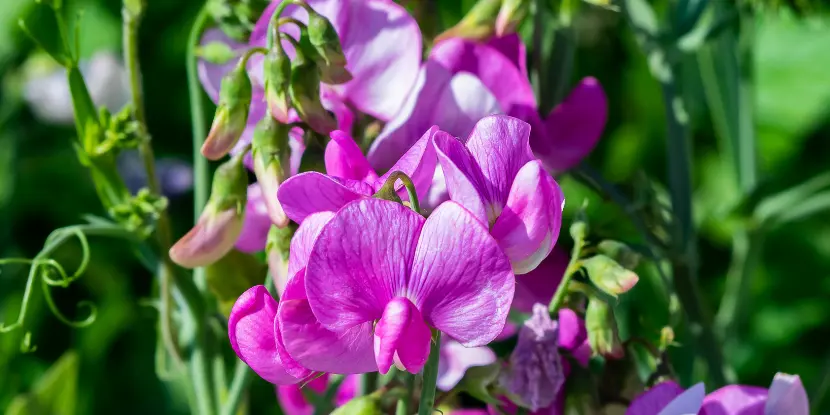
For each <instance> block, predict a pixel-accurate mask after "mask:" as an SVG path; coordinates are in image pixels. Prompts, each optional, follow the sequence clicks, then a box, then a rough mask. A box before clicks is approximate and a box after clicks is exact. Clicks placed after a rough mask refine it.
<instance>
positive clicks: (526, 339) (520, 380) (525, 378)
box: [502, 303, 565, 411]
mask: <svg viewBox="0 0 830 415" xmlns="http://www.w3.org/2000/svg"><path fill="white" fill-rule="evenodd" d="M502 382H503V384H504V386H505V388H506V389H507V391H508V392H510V394H511V395H512V396H513V398H514V399H517V400H518V401H520V402H521V403H522V405H523V406H525V407H527V408H529V409H530V410H531V411H537V410H539V409H541V408H544V407H547V406H550V405H551V404H552V403H553V401H554V400H555V399H556V396H557V395H558V394H559V392H560V390H561V389H562V386H563V385H564V384H565V373H564V369H563V365H562V357H561V356H560V355H559V324H558V323H557V322H556V321H554V320H551V318H550V314H549V312H548V307H547V306H546V305H543V304H538V303H537V304H535V305H534V306H533V314H532V315H531V317H530V318H529V319H528V320H527V321H525V323H524V325H523V326H522V328H521V329H520V330H519V341H518V343H517V344H516V348H515V349H513V353H512V354H511V355H510V361H509V366H508V369H507V372H506V373H505V375H504V377H503V379H502Z"/></svg>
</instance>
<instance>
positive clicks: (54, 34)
mask: <svg viewBox="0 0 830 415" xmlns="http://www.w3.org/2000/svg"><path fill="white" fill-rule="evenodd" d="M18 24H19V25H20V28H21V29H22V30H23V32H25V33H26V35H27V36H29V37H30V38H31V39H32V40H33V41H34V42H35V43H37V45H38V46H40V47H41V48H42V49H43V50H44V51H46V53H48V54H49V56H51V57H52V59H54V60H56V61H57V62H58V63H60V64H61V65H63V66H68V65H70V64H71V62H72V58H71V56H72V53H71V51H69V50H68V46H67V43H66V39H63V37H62V34H61V31H60V30H59V27H60V23H59V22H58V18H57V16H56V15H55V11H54V10H52V9H51V8H50V7H49V6H46V5H43V4H38V5H37V6H35V7H33V8H32V11H31V13H29V15H28V16H25V17H24V18H22V19H20V20H19V21H18ZM29 28H45V29H44V30H38V31H37V34H35V33H34V32H32V31H31V30H30V29H29Z"/></svg>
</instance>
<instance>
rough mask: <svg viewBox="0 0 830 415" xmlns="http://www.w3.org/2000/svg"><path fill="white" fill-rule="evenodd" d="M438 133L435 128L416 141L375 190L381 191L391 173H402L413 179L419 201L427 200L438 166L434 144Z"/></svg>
mask: <svg viewBox="0 0 830 415" xmlns="http://www.w3.org/2000/svg"><path fill="white" fill-rule="evenodd" d="M438 133H439V131H438V127H435V126H433V127H432V128H430V129H429V130H427V132H425V133H424V135H423V136H422V137H421V139H420V140H418V141H416V142H415V144H414V145H413V146H412V147H410V149H409V150H408V151H407V152H406V153H405V154H404V155H403V156H402V157H401V158H400V159H399V160H398V162H397V163H395V165H394V166H392V168H391V169H389V171H388V172H386V174H384V175H383V176H381V177H380V178H379V179H377V181H376V182H375V188H376V189H379V188H380V186H383V184H384V183H385V182H386V179H387V178H388V177H389V174H390V173H392V172H395V171H400V172H403V173H405V174H406V175H407V176H409V178H410V179H412V183H413V184H414V185H415V191H416V193H417V194H418V199H419V201H420V199H423V198H425V197H426V195H427V193H428V192H429V188H430V186H431V185H432V177H433V176H434V174H435V166H436V164H438V159H437V156H436V155H435V145H434V144H433V137H434V136H435V134H438ZM401 187H403V185H402V184H400V183H399V184H398V187H397V188H401ZM407 200H408V199H407Z"/></svg>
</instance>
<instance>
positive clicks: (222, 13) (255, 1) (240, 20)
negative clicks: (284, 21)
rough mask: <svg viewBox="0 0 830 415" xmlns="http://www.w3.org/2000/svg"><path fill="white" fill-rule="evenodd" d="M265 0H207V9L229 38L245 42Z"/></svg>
mask: <svg viewBox="0 0 830 415" xmlns="http://www.w3.org/2000/svg"><path fill="white" fill-rule="evenodd" d="M268 3H269V2H268V1H267V0H208V2H207V10H208V12H209V13H210V15H211V17H213V19H214V20H215V21H216V23H217V24H218V25H219V27H220V28H221V29H222V32H224V33H225V34H226V35H227V36H228V37H229V38H231V39H234V40H236V41H239V42H246V41H247V40H248V37H249V36H250V35H251V31H252V30H253V28H254V24H255V23H256V21H257V18H259V16H261V15H262V13H263V12H264V11H265V8H266V7H268Z"/></svg>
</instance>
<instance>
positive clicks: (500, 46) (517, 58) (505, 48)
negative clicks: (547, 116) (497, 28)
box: [486, 33, 531, 104]
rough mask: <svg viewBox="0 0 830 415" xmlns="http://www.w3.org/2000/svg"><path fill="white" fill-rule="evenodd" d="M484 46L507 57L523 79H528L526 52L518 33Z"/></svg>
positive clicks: (493, 40)
mask: <svg viewBox="0 0 830 415" xmlns="http://www.w3.org/2000/svg"><path fill="white" fill-rule="evenodd" d="M486 44H487V46H489V47H491V48H493V49H495V50H497V51H499V52H500V53H501V54H502V55H504V56H505V57H507V59H508V60H510V62H512V63H513V65H514V66H516V67H517V68H519V72H520V73H521V74H522V76H523V77H524V78H525V79H530V78H529V77H528V76H527V50H526V48H525V44H524V43H523V42H522V38H520V37H519V35H518V33H513V34H510V35H507V36H502V37H494V38H492V39H490V40H488V41H487V43H486ZM524 103H525V104H531V102H530V101H526V102H524Z"/></svg>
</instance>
